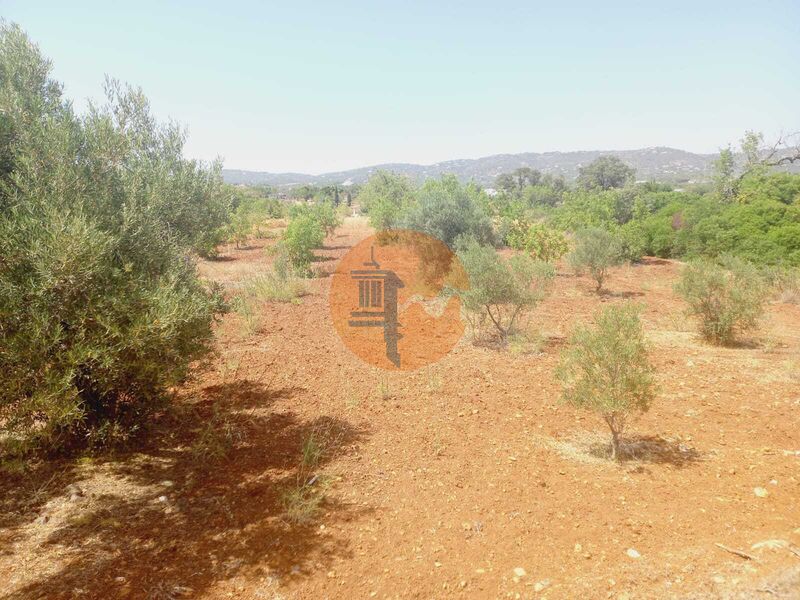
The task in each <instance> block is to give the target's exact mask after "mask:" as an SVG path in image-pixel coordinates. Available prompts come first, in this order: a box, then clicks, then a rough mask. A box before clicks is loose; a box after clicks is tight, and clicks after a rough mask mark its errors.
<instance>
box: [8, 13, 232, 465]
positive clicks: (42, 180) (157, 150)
mask: <svg viewBox="0 0 800 600" xmlns="http://www.w3.org/2000/svg"><path fill="white" fill-rule="evenodd" d="M49 72H50V65H49V63H48V62H47V61H46V60H44V59H43V58H42V57H41V56H40V55H39V52H38V50H37V48H36V47H35V46H34V45H33V44H31V42H30V41H29V40H28V38H27V37H26V36H25V34H24V33H23V32H22V31H21V30H19V29H18V28H17V27H15V26H10V25H6V24H0V75H1V76H0V106H2V107H3V108H2V111H1V112H0V121H2V125H1V126H0V129H2V135H0V156H1V157H2V160H0V163H1V164H0V372H2V374H3V383H2V385H1V386H0V430H1V432H2V433H0V438H2V441H3V446H4V448H5V449H9V448H11V449H12V450H13V451H14V452H16V453H17V454H19V455H22V454H25V453H26V452H28V451H30V450H33V449H35V448H42V449H48V450H62V449H65V448H69V447H75V446H79V445H80V446H85V445H102V444H106V443H109V442H112V441H115V440H117V439H119V438H126V437H128V436H129V435H130V434H131V433H132V432H134V431H136V430H137V429H139V428H141V427H143V426H144V425H145V424H146V423H147V417H148V415H149V414H151V413H152V411H153V410H154V409H155V408H156V407H158V406H160V404H161V402H162V401H163V400H164V398H165V392H166V390H167V389H168V388H169V387H170V386H172V385H175V384H176V383H178V382H179V381H181V379H183V377H184V376H185V375H186V374H187V372H188V369H189V365H190V363H191V362H192V361H194V360H197V359H199V358H201V357H202V356H203V355H204V354H206V353H207V352H208V351H209V350H210V347H211V342H212V327H211V326H212V321H213V319H214V315H215V314H217V313H218V312H220V310H222V307H223V305H222V302H221V295H220V294H219V291H218V290H214V289H209V288H208V287H206V286H205V285H204V284H203V283H202V282H201V281H200V280H199V279H198V277H197V274H196V269H195V264H194V262H193V260H192V258H191V255H190V250H192V249H198V248H202V247H205V246H206V245H207V243H208V240H209V239H210V236H212V237H213V235H214V232H216V231H217V230H218V229H219V227H220V226H221V225H222V224H223V223H224V221H225V218H226V216H227V207H226V204H225V200H224V194H223V193H222V191H221V185H222V183H221V178H220V172H219V165H214V166H212V167H211V168H207V167H204V166H203V165H200V164H198V163H196V162H194V161H187V160H184V159H183V158H182V156H181V151H182V146H183V141H184V133H183V131H182V130H181V129H180V128H178V127H176V126H173V125H167V126H163V125H159V124H158V123H156V122H155V120H154V119H153V117H152V115H151V114H150V111H149V106H148V103H147V100H146V99H145V97H144V96H143V95H142V93H141V92H140V91H137V90H133V89H126V88H123V87H122V86H120V85H119V84H117V83H116V82H113V81H109V82H108V85H107V95H108V104H107V105H106V106H103V107H97V106H92V107H91V108H90V109H89V111H88V114H87V115H85V116H84V117H82V118H80V119H79V118H77V117H76V116H75V115H74V114H73V113H72V110H71V107H70V105H69V103H68V102H65V101H63V100H62V99H61V95H60V93H61V87H60V85H59V84H58V83H57V82H55V81H53V80H52V79H50V76H49Z"/></svg>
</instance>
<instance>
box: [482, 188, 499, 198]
mask: <svg viewBox="0 0 800 600" xmlns="http://www.w3.org/2000/svg"><path fill="white" fill-rule="evenodd" d="M483 191H484V192H486V195H487V196H497V194H499V193H500V192H498V191H497V190H496V189H494V188H486V189H484V190H483Z"/></svg>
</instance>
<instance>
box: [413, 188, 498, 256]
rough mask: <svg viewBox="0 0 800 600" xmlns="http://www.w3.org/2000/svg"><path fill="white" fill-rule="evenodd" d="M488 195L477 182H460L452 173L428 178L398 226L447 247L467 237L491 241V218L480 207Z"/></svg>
mask: <svg viewBox="0 0 800 600" xmlns="http://www.w3.org/2000/svg"><path fill="white" fill-rule="evenodd" d="M487 204H488V198H487V196H486V194H485V192H483V190H481V189H480V188H478V187H477V186H475V185H473V184H471V183H468V184H466V185H463V184H461V183H460V182H459V181H458V179H456V177H455V175H445V176H443V177H442V178H441V179H431V180H428V181H426V182H425V184H424V185H423V186H422V187H421V188H420V189H419V190H417V194H416V202H415V203H414V204H412V205H411V206H410V207H409V209H408V211H407V212H406V214H405V215H404V217H403V219H402V221H401V226H403V227H405V228H407V229H413V230H415V231H421V232H422V233H427V234H428V235H430V236H433V237H435V238H436V239H438V240H441V241H442V242H444V243H445V244H447V245H448V246H450V247H451V248H455V247H456V240H457V239H459V238H465V237H470V238H473V239H475V240H477V241H478V242H479V243H481V244H493V243H494V241H495V235H494V229H493V228H492V221H491V219H490V218H489V216H488V215H487V214H486V212H485V210H484V207H485V206H486V205H487Z"/></svg>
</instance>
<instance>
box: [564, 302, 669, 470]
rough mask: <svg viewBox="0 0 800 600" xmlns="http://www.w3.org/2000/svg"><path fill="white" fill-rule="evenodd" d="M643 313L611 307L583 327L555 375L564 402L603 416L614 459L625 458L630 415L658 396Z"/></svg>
mask: <svg viewBox="0 0 800 600" xmlns="http://www.w3.org/2000/svg"><path fill="white" fill-rule="evenodd" d="M639 311H640V309H639V308H638V307H636V306H634V305H632V304H624V305H612V306H609V307H607V308H605V309H604V310H602V311H600V312H599V313H598V314H597V315H596V316H595V323H596V325H595V326H594V327H587V326H579V327H578V328H576V329H575V331H573V333H572V334H571V336H570V338H569V342H568V346H567V348H566V349H565V350H564V352H563V353H562V355H561V362H560V364H559V366H558V369H557V371H556V374H557V377H558V378H559V380H560V381H561V383H562V384H563V386H564V388H563V396H562V398H563V400H564V402H566V403H568V404H570V405H572V406H575V407H577V408H586V409H588V410H591V411H594V412H596V413H599V414H600V415H601V416H602V417H603V419H604V420H605V422H606V423H607V424H608V427H609V429H610V430H611V456H612V458H614V459H619V458H620V447H621V443H622V434H623V432H624V430H625V426H626V424H627V422H628V420H629V419H630V417H631V415H632V414H634V413H636V412H645V411H647V410H648V408H649V407H650V404H651V402H652V400H653V398H654V396H655V389H656V388H655V382H654V378H653V374H654V369H653V367H652V366H651V364H650V362H649V358H648V350H647V346H646V343H645V339H644V332H643V330H642V325H641V321H640V320H639Z"/></svg>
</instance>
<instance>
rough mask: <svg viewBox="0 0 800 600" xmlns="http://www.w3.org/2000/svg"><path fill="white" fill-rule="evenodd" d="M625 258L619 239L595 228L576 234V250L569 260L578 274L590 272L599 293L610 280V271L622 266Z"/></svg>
mask: <svg viewBox="0 0 800 600" xmlns="http://www.w3.org/2000/svg"><path fill="white" fill-rule="evenodd" d="M623 256H624V255H623V248H622V245H621V244H620V242H619V241H618V240H617V238H616V237H614V235H612V234H611V233H609V232H608V231H606V230H605V229H600V228H599V227H595V228H591V229H583V230H581V231H579V232H578V233H577V234H575V249H574V250H573V251H572V252H571V253H570V255H569V257H568V260H569V263H570V265H571V266H572V268H573V269H575V271H576V272H577V273H581V272H583V271H584V270H588V271H589V273H590V274H591V276H592V278H593V279H594V280H595V282H596V283H597V288H596V291H597V292H598V293H599V292H600V291H601V290H602V289H603V283H604V282H605V281H606V279H607V278H608V270H609V269H610V268H611V267H613V266H616V265H619V264H622V262H623V260H624V258H623Z"/></svg>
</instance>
